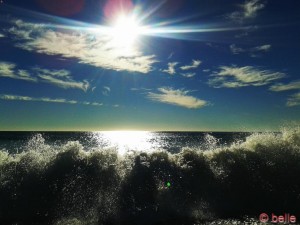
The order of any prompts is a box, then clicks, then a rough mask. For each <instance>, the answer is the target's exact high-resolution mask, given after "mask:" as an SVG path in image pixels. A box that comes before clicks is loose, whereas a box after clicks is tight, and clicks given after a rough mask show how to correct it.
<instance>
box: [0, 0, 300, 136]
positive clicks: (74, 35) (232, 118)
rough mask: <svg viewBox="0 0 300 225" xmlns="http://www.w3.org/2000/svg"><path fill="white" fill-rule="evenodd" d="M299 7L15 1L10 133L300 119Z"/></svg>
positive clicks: (9, 35)
mask: <svg viewBox="0 0 300 225" xmlns="http://www.w3.org/2000/svg"><path fill="white" fill-rule="evenodd" d="M299 7H300V2H299V1H297V0H287V1H279V0H272V1H271V0H269V1H267V0H247V1H231V0H230V1H223V0H210V1H198V0H197V1H196V0H195V1H184V0H172V1H171V0H166V1H150V0H149V1H131V0H106V1H104V0H90V1H88V0H86V1H84V0H60V1H58V0H52V1H42V0H35V1H29V0H28V1H16V0H11V1H10V0H4V1H3V2H2V3H1V4H0V53H1V54H0V130H177V131H265V130H278V129H280V127H282V126H288V125H291V124H292V125H295V124H299V122H300V78H299V63H300V51H299V50H300V42H299V40H300V14H299ZM120 18H121V19H120ZM132 21H133V22H132Z"/></svg>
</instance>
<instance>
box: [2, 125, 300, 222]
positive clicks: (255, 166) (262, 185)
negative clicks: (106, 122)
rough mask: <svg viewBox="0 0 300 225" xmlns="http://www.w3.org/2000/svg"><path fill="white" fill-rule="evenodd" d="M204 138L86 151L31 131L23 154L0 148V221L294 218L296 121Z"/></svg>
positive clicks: (298, 182) (298, 199) (298, 186)
mask: <svg viewBox="0 0 300 225" xmlns="http://www.w3.org/2000/svg"><path fill="white" fill-rule="evenodd" d="M206 139H207V140H208V142H207V143H206V145H202V147H203V146H204V147H205V146H206V149H203V151H199V150H196V149H190V148H184V149H182V151H180V152H179V153H176V154H171V153H170V152H167V151H163V150H160V151H154V152H151V153H149V152H148V153H147V152H129V153H128V154H125V155H120V154H118V151H117V149H116V148H111V149H105V150H103V149H93V150H91V151H86V150H85V149H84V148H83V146H82V145H81V143H80V142H79V141H72V142H68V143H67V144H64V145H60V146H50V145H47V144H45V140H44V138H43V136H42V135H39V134H38V135H36V136H34V137H33V138H32V139H31V140H30V141H29V142H28V143H27V146H26V148H27V150H26V151H23V152H20V153H15V154H10V153H8V152H6V151H0V223H1V224H8V225H10V224H11V225H12V224H22V225H35V224H39V225H43V224H45V225H46V224H53V225H67V224H68V225H71V224H72V225H73V224H74V225H76V224H80V225H91V224H99V225H100V224H101V225H102V224H103V225H109V224H111V225H113V224H116V225H123V224H126V225H127V224H128V225H139V224H145V225H152V224H161V225H163V224H175V225H176V224H216V223H214V222H213V221H220V220H221V221H227V224H231V223H233V222H228V221H231V220H232V219H233V220H234V221H235V222H234V223H235V224H239V222H238V221H246V220H247V218H257V219H258V216H259V214H260V213H262V212H265V213H279V214H280V213H284V212H288V213H291V214H294V215H296V216H297V215H298V216H300V179H299V174H300V128H293V129H283V130H282V132H280V133H254V134H251V135H250V136H248V137H247V138H246V140H244V141H240V140H236V141H235V142H234V143H232V144H231V145H230V146H220V145H218V143H217V142H218V141H217V140H215V139H213V137H212V136H211V135H210V136H207V137H206ZM209 143H210V145H209ZM249 220H250V221H251V219H249ZM224 223H225V222H224ZM249 223H250V222H249ZM253 223H256V222H253ZM218 224H222V222H220V223H219V222H218Z"/></svg>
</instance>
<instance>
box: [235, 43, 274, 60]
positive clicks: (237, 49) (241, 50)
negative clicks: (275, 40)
mask: <svg viewBox="0 0 300 225" xmlns="http://www.w3.org/2000/svg"><path fill="white" fill-rule="evenodd" d="M270 49H271V45H260V46H256V47H253V48H248V49H246V48H241V47H237V46H236V45H235V44H232V45H230V51H231V52H232V53H233V54H234V55H238V54H241V53H248V54H250V56H251V57H258V56H260V55H259V54H260V53H265V52H268V51H269V50H270Z"/></svg>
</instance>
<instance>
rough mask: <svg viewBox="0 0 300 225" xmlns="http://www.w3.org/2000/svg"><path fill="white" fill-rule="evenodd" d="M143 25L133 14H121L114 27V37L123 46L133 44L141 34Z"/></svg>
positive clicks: (116, 42)
mask: <svg viewBox="0 0 300 225" xmlns="http://www.w3.org/2000/svg"><path fill="white" fill-rule="evenodd" d="M140 33H141V26H140V25H139V23H138V21H137V20H136V19H135V18H134V17H133V16H125V15H120V16H119V17H118V18H117V20H116V22H115V23H114V24H113V27H112V33H111V34H112V38H113V41H114V42H115V44H116V45H118V46H121V47H130V46H132V45H133V44H134V43H135V41H136V39H137V37H138V36H139V34H140Z"/></svg>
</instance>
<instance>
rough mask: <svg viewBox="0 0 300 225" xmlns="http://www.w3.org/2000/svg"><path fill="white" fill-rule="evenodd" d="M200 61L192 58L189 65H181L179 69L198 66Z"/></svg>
mask: <svg viewBox="0 0 300 225" xmlns="http://www.w3.org/2000/svg"><path fill="white" fill-rule="evenodd" d="M201 63H202V62H201V61H200V60H193V61H192V63H191V64H190V65H186V66H181V67H180V69H182V70H190V69H196V68H198V67H199V66H200V64H201Z"/></svg>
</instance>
